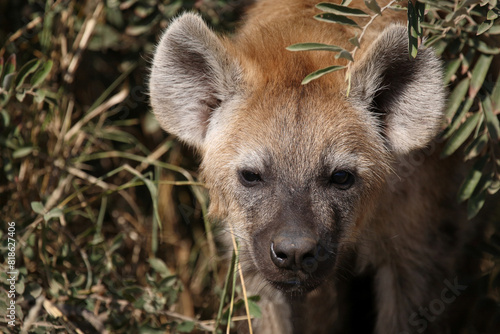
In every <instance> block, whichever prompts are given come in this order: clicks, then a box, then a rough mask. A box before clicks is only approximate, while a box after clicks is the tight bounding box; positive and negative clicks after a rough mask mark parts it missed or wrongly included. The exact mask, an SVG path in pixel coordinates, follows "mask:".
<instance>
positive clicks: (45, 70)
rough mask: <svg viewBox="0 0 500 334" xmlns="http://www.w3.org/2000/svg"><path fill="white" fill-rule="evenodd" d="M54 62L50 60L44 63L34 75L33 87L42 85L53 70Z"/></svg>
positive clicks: (32, 79)
mask: <svg viewBox="0 0 500 334" xmlns="http://www.w3.org/2000/svg"><path fill="white" fill-rule="evenodd" d="M52 65H53V62H52V60H48V61H47V62H45V63H43V64H42V66H40V68H39V69H38V70H37V71H36V72H35V74H33V77H32V78H31V82H30V83H31V85H32V86H33V87H36V86H38V85H40V84H41V83H42V82H43V80H45V78H46V77H47V75H49V73H50V70H51V69H52Z"/></svg>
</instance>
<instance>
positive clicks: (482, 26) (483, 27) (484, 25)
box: [476, 21, 493, 36]
mask: <svg viewBox="0 0 500 334" xmlns="http://www.w3.org/2000/svg"><path fill="white" fill-rule="evenodd" d="M492 26H493V21H484V22H483V23H481V24H480V25H479V27H477V33H476V35H478V36H479V35H481V34H484V33H485V32H487V31H488V30H489V29H490V28H491V27H492Z"/></svg>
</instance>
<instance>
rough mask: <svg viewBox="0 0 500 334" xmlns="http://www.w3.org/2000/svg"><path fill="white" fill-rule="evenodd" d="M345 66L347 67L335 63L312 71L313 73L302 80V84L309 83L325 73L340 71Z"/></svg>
mask: <svg viewBox="0 0 500 334" xmlns="http://www.w3.org/2000/svg"><path fill="white" fill-rule="evenodd" d="M344 68H346V66H337V65H335V66H328V67H325V68H322V69H320V70H317V71H315V72H312V73H311V74H309V75H307V76H306V77H305V78H304V80H302V84H303V85H305V84H308V83H309V82H311V81H312V80H315V79H318V78H320V77H322V76H323V75H325V74H328V73H331V72H335V71H338V70H342V69H344Z"/></svg>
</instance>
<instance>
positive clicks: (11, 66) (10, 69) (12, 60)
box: [4, 53, 16, 76]
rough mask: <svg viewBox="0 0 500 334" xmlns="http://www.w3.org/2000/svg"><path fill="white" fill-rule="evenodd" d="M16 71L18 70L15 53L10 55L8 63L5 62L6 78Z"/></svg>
mask: <svg viewBox="0 0 500 334" xmlns="http://www.w3.org/2000/svg"><path fill="white" fill-rule="evenodd" d="M15 70H16V54H15V53H13V54H11V55H10V57H9V58H7V61H6V62H5V72H4V76H6V75H7V74H11V73H14V71H15Z"/></svg>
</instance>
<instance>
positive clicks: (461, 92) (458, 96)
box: [446, 78, 470, 119]
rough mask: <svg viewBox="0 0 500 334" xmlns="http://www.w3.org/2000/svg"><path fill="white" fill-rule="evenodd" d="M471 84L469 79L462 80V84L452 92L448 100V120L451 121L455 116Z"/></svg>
mask: <svg viewBox="0 0 500 334" xmlns="http://www.w3.org/2000/svg"><path fill="white" fill-rule="evenodd" d="M469 82H470V79H469V78H465V79H462V81H460V83H459V84H458V85H457V86H456V87H455V88H454V89H453V91H452V92H451V94H450V97H449V98H448V107H447V109H446V118H448V119H451V118H452V117H453V116H454V115H455V113H456V111H457V109H458V107H459V106H460V104H461V103H462V101H463V99H464V97H465V95H466V94H467V91H468V90H469Z"/></svg>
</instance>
